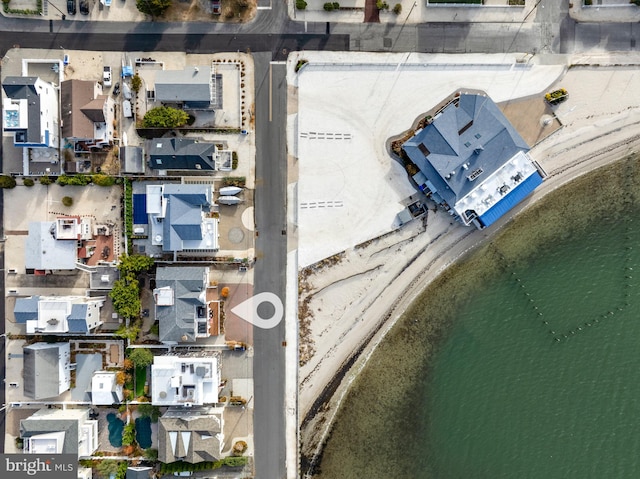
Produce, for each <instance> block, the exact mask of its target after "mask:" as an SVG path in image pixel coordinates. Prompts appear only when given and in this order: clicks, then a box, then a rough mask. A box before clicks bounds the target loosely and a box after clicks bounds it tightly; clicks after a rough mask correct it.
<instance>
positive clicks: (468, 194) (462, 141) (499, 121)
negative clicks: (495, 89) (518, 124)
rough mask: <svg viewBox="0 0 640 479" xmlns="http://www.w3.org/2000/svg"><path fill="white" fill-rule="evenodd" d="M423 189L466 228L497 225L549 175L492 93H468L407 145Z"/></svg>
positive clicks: (442, 110)
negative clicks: (468, 226)
mask: <svg viewBox="0 0 640 479" xmlns="http://www.w3.org/2000/svg"><path fill="white" fill-rule="evenodd" d="M402 148H403V150H404V152H405V154H406V155H407V156H408V157H409V159H410V160H411V161H412V162H413V163H414V164H415V166H416V167H417V169H418V172H417V173H416V174H414V175H413V180H414V181H415V182H416V184H417V185H418V187H419V188H420V190H421V191H423V192H424V193H426V194H427V196H430V197H431V198H432V199H433V200H434V201H436V203H438V204H439V205H440V206H442V207H443V208H445V209H446V210H447V211H448V212H449V214H450V215H452V216H454V217H455V218H457V219H458V220H459V221H461V222H462V223H463V224H465V225H470V224H473V225H475V226H476V227H477V228H478V229H483V228H486V227H487V226H490V225H492V224H493V223H494V222H496V221H497V220H498V219H499V218H500V217H502V216H503V215H505V214H506V213H507V212H508V211H509V210H510V209H512V208H513V207H514V206H515V205H517V204H518V203H520V202H521V201H522V200H524V198H526V197H527V196H528V195H529V194H530V193H531V192H532V191H533V190H534V189H535V188H536V187H538V186H539V185H540V184H541V183H542V180H543V178H544V176H546V174H545V173H544V171H543V170H542V169H541V167H540V166H539V165H538V164H537V163H536V162H535V161H533V160H532V159H531V158H530V156H529V154H528V152H529V149H530V148H529V145H527V143H526V142H525V141H524V139H523V138H522V137H521V136H520V134H519V133H518V132H517V131H516V130H515V129H514V128H513V126H512V125H511V123H510V122H509V120H507V118H506V117H505V116H504V114H503V113H502V112H501V111H500V109H499V108H498V106H497V105H496V104H495V103H494V102H493V101H492V100H491V98H489V97H488V96H486V95H481V94H467V93H462V94H460V95H459V96H456V97H454V98H453V100H452V101H450V102H449V103H447V104H446V105H445V106H444V107H443V108H442V109H441V110H440V111H439V112H438V113H437V114H436V115H434V117H433V119H431V120H429V121H428V122H427V124H426V126H425V127H424V128H423V129H421V130H418V131H417V132H416V133H415V134H414V136H413V137H412V138H411V139H409V140H408V141H406V142H405V143H404V145H403V147H402Z"/></svg>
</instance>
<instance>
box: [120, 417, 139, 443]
mask: <svg viewBox="0 0 640 479" xmlns="http://www.w3.org/2000/svg"><path fill="white" fill-rule="evenodd" d="M135 439H136V429H135V425H134V423H132V422H130V423H128V424H125V426H124V429H123V430H122V445H123V446H130V445H131V444H133V441H135Z"/></svg>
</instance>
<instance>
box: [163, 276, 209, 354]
mask: <svg viewBox="0 0 640 479" xmlns="http://www.w3.org/2000/svg"><path fill="white" fill-rule="evenodd" d="M209 287H210V282H209V268H207V267H198V266H193V267H185V266H183V267H180V266H173V267H171V266H169V267H166V266H165V267H159V268H158V269H157V271H156V288H155V289H154V290H153V299H154V301H155V305H156V314H155V317H156V319H157V320H158V324H159V336H160V338H159V339H160V341H162V342H163V343H165V344H177V343H193V342H195V341H196V339H197V338H208V337H209V336H215V335H217V334H219V328H218V318H219V315H220V303H219V302H218V301H211V302H208V301H207V288H209ZM212 287H215V286H212Z"/></svg>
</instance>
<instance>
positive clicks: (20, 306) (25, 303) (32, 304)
mask: <svg viewBox="0 0 640 479" xmlns="http://www.w3.org/2000/svg"><path fill="white" fill-rule="evenodd" d="M39 299H40V296H30V297H28V298H18V299H16V305H15V307H14V308H13V315H14V316H15V318H16V322H18V323H26V322H27V321H30V320H33V319H38V300H39Z"/></svg>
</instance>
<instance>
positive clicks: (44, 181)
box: [40, 175, 53, 186]
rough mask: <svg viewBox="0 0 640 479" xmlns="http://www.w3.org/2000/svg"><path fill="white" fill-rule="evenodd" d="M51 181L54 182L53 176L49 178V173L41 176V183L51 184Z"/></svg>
mask: <svg viewBox="0 0 640 479" xmlns="http://www.w3.org/2000/svg"><path fill="white" fill-rule="evenodd" d="M51 183H53V180H52V179H51V178H49V177H48V176H47V175H44V176H41V177H40V184H41V185H45V186H46V185H50V184H51Z"/></svg>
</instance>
